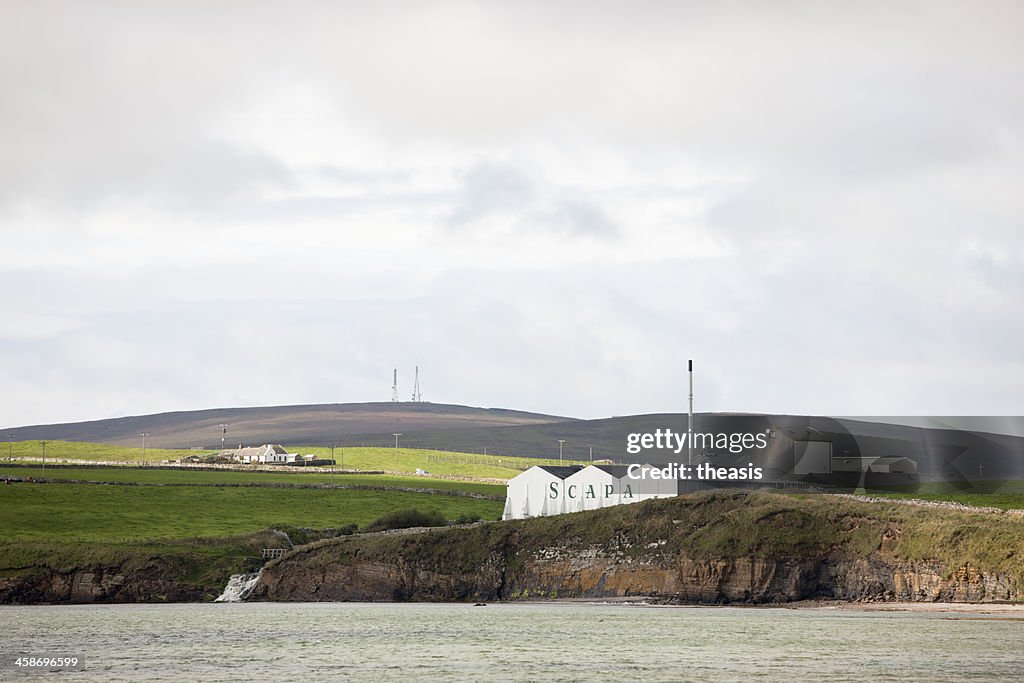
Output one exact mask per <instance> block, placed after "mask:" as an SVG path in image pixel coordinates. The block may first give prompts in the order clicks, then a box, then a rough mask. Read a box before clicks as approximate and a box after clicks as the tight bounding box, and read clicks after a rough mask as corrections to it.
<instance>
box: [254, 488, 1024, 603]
mask: <svg viewBox="0 0 1024 683" xmlns="http://www.w3.org/2000/svg"><path fill="white" fill-rule="evenodd" d="M1022 539H1024V521H1022V520H1020V519H1019V518H1016V517H1010V516H1006V515H997V514H992V513H987V512H973V511H964V510H944V509H942V510H936V509H916V508H913V507H910V506H905V505H895V504H887V503H874V502H861V501H852V500H849V499H842V498H838V497H833V496H809V497H804V498H798V497H793V496H782V495H775V494H765V493H708V494H697V495H693V496H685V497H680V498H673V499H664V500H658V501H649V502H646V503H641V504H636V505H629V506H620V507H617V508H609V509H604V510H598V511H594V512H585V513H576V514H570V515H561V516H558V517H547V518H540V519H532V520H523V521H516V522H501V523H488V524H482V525H478V526H475V527H472V528H463V529H444V530H437V531H433V532H429V533H424V534H415V535H403V536H394V537H358V536H356V537H349V538H343V539H332V540H331V541H326V542H321V543H316V544H311V545H310V546H306V547H303V548H299V549H297V550H296V551H295V552H293V553H291V554H289V555H287V556H286V557H284V558H282V559H281V560H278V561H275V562H273V563H271V564H270V565H268V566H267V567H266V569H265V571H264V573H263V577H262V579H261V581H260V583H259V585H258V586H257V587H256V589H255V591H254V592H253V595H252V597H251V598H250V599H258V600H285V601H332V600H333V601H405V600H417V601H445V600H472V601H478V600H519V599H531V600H535V599H538V598H566V597H580V598H611V597H628V596H655V597H656V598H658V599H660V600H663V601H666V602H678V603H712V604H722V603H752V604H757V603H785V602H791V601H797V600H808V599H838V600H849V601H875V600H900V601H929V602H934V601H940V602H995V601H1021V600H1024V593H1022V589H1021V586H1022V576H1024V540H1022Z"/></svg>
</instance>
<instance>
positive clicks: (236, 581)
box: [214, 569, 263, 602]
mask: <svg viewBox="0 0 1024 683" xmlns="http://www.w3.org/2000/svg"><path fill="white" fill-rule="evenodd" d="M262 574H263V570H262V569H261V570H259V571H258V572H256V573H255V574H232V575H231V578H230V579H228V585H226V586H224V592H223V593H221V594H220V596H219V597H218V598H217V599H216V600H214V602H242V601H243V600H245V599H246V598H247V597H248V596H249V593H252V589H253V588H255V587H256V584H257V583H259V580H260V576H261V575H262Z"/></svg>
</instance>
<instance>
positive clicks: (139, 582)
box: [0, 561, 216, 605]
mask: <svg viewBox="0 0 1024 683" xmlns="http://www.w3.org/2000/svg"><path fill="white" fill-rule="evenodd" d="M214 597H216V594H211V591H210V589H209V587H203V586H197V585H194V584H191V583H189V582H183V581H181V580H180V574H179V573H178V571H176V570H175V569H174V568H171V567H168V566H165V565H164V564H163V563H160V562H158V561H154V562H153V563H152V564H151V565H150V566H149V567H144V568H139V567H130V568H129V567H122V566H119V565H114V566H104V565H93V566H90V567H88V568H81V569H73V570H65V571H59V570H55V569H44V568H40V569H39V570H37V571H35V572H32V573H31V574H28V575H23V576H19V577H16V578H0V603H6V604H23V605H29V604H42V603H56V604H77V603H89V602H196V601H200V600H212V599H213V598H214Z"/></svg>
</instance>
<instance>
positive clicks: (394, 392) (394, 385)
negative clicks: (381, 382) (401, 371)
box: [391, 368, 398, 403]
mask: <svg viewBox="0 0 1024 683" xmlns="http://www.w3.org/2000/svg"><path fill="white" fill-rule="evenodd" d="M392 378H393V379H392V380H391V402H392V403H398V368H395V372H394V375H392Z"/></svg>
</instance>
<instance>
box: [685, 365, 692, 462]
mask: <svg viewBox="0 0 1024 683" xmlns="http://www.w3.org/2000/svg"><path fill="white" fill-rule="evenodd" d="M686 433H687V436H686V457H687V462H688V464H689V465H690V466H691V467H692V466H693V359H692V358H691V359H690V421H689V423H688V425H687V428H686Z"/></svg>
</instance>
